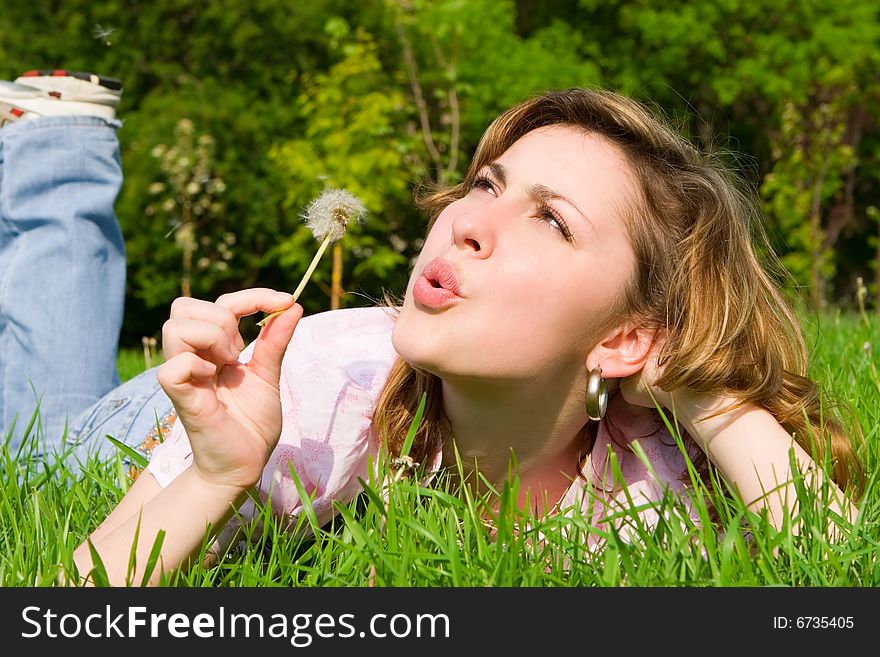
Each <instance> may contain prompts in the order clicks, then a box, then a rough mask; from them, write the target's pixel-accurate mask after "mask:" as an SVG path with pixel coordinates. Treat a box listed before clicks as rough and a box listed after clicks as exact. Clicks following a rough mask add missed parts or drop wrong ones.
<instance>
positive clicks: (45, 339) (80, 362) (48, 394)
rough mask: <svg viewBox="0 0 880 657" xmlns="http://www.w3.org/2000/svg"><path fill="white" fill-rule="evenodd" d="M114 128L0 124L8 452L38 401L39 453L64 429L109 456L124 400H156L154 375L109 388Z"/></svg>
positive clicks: (82, 123) (2, 411)
mask: <svg viewBox="0 0 880 657" xmlns="http://www.w3.org/2000/svg"><path fill="white" fill-rule="evenodd" d="M119 126H120V123H119V122H118V121H112V122H108V121H105V120H104V119H101V118H98V117H90V116H89V117H86V116H51V117H40V118H36V119H31V120H27V121H20V122H18V123H14V124H10V125H7V126H5V127H4V128H3V129H2V130H0V430H2V435H0V438H6V437H7V434H8V433H9V432H10V431H11V444H10V447H11V449H12V450H13V453H14V452H15V450H16V449H17V447H18V445H19V444H20V443H21V441H22V439H23V435H24V432H25V428H26V427H27V425H28V423H29V422H30V419H31V417H32V416H33V415H34V412H35V410H36V409H37V405H38V402H39V415H38V419H39V422H38V424H37V425H35V430H36V431H37V435H36V439H37V440H39V443H40V450H48V449H52V448H57V447H58V446H60V445H61V444H62V442H63V440H64V439H65V438H66V442H68V443H69V442H71V441H73V442H75V443H77V444H80V447H81V449H85V448H86V447H87V446H91V447H97V448H98V449H99V451H100V453H109V452H105V450H106V449H108V446H109V448H110V449H112V445H110V443H109V441H106V440H103V434H104V433H105V432H106V433H114V432H123V431H129V430H132V429H133V426H132V425H133V423H134V420H135V418H136V417H137V416H139V413H138V412H137V411H136V409H134V408H133V406H132V404H135V405H136V404H138V403H147V402H148V400H151V399H154V398H155V397H156V395H157V394H159V393H161V395H162V396H163V397H164V393H162V391H161V389H158V384H157V383H155V372H152V374H150V373H145V374H146V376H145V375H142V376H141V377H138V378H137V379H136V380H134V382H130V385H129V384H126V386H122V387H121V388H120V389H119V390H114V389H115V388H116V387H117V386H118V385H119V382H120V380H119V375H118V373H117V369H116V356H117V346H118V342H119V331H120V327H121V325H122V313H123V304H124V295H125V245H124V242H123V238H122V233H121V231H120V229H119V224H118V223H117V221H116V216H115V214H114V210H113V205H114V202H115V200H116V196H117V194H118V192H119V188H120V185H121V183H122V169H121V164H120V158H119V143H118V140H117V137H116V129H117V128H118V127H119ZM157 389H158V390H157ZM165 400H167V397H166V398H165ZM168 405H170V401H169V402H168ZM163 408H164V406H163ZM147 414H148V415H149V416H150V418H151V423H152V425H153V426H154V425H155V413H147ZM13 424H14V429H13V428H12V427H13ZM66 425H67V429H68V431H67V434H65V426H66ZM98 434H100V436H99V435H98ZM116 437H117V438H118V439H119V440H123V441H126V440H129V442H131V439H129V438H128V437H127V436H126V435H125V434H124V433H117V434H116ZM32 439H33V438H32Z"/></svg>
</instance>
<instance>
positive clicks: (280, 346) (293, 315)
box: [248, 303, 303, 388]
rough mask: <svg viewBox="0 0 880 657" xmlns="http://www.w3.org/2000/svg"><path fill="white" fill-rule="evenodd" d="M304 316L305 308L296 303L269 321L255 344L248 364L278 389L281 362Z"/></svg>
mask: <svg viewBox="0 0 880 657" xmlns="http://www.w3.org/2000/svg"><path fill="white" fill-rule="evenodd" d="M302 315H303V307H302V306H301V305H299V304H298V303H294V304H293V305H292V306H291V307H290V308H288V309H287V310H285V311H284V312H283V313H281V314H280V315H278V316H277V317H273V318H272V319H271V320H269V323H268V324H266V325H265V326H264V327H263V329H262V330H261V331H260V335H258V336H257V340H256V343H255V344H254V353H253V355H252V356H251V359H250V361H249V362H248V367H249V368H250V369H251V370H252V371H253V372H254V373H255V374H256V375H257V376H259V377H260V378H261V379H263V380H264V381H266V382H267V383H271V384H272V385H273V386H275V387H276V388H277V387H278V382H279V380H280V378H281V360H282V359H283V358H284V352H285V351H287V345H288V344H289V343H290V340H291V338H293V332H294V330H295V329H296V325H297V324H298V323H299V320H300V319H301V318H302Z"/></svg>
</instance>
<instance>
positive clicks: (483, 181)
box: [471, 175, 495, 192]
mask: <svg viewBox="0 0 880 657" xmlns="http://www.w3.org/2000/svg"><path fill="white" fill-rule="evenodd" d="M471 189H482V190H484V191H489V192H491V191H494V190H495V186H494V185H493V184H492V181H491V180H489V179H488V178H487V177H486V176H483V175H477V176H475V177H474V180H473V182H471Z"/></svg>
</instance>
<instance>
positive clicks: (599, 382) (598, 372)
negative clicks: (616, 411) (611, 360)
mask: <svg viewBox="0 0 880 657" xmlns="http://www.w3.org/2000/svg"><path fill="white" fill-rule="evenodd" d="M585 405H586V408H587V415H589V416H590V419H591V420H597V421H598V420H601V419H602V416H603V415H605V409H606V408H608V384H607V383H606V381H605V379H603V378H602V368H601V367H597V368H595V369H592V370H590V373H589V374H588V375H587V400H586V404H585Z"/></svg>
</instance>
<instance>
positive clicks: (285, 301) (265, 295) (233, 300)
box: [217, 287, 294, 317]
mask: <svg viewBox="0 0 880 657" xmlns="http://www.w3.org/2000/svg"><path fill="white" fill-rule="evenodd" d="M293 303H294V298H293V295H292V294H288V293H287V292H279V291H277V290H272V289H269V288H266V287H254V288H249V289H247V290H239V291H238V292H230V293H228V294H223V295H221V296H220V297H218V298H217V305H218V306H222V307H224V308H228V309H229V310H230V311H232V313H233V314H234V315H235V316H236V317H246V316H247V315H253V314H254V313H258V312H260V311H263V312H274V311H276V310H285V309H287V308H290V307H291V306H292V305H293Z"/></svg>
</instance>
